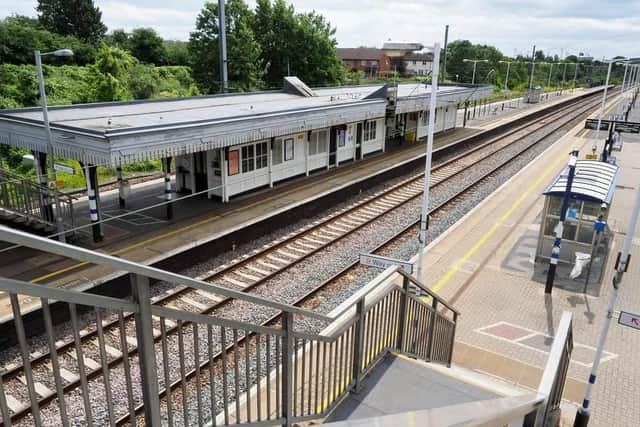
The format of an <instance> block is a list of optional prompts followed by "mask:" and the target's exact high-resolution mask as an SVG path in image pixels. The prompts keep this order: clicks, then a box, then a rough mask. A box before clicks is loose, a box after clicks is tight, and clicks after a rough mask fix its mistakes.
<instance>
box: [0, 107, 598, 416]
mask: <svg viewBox="0 0 640 427" xmlns="http://www.w3.org/2000/svg"><path fill="white" fill-rule="evenodd" d="M588 102H590V97H588V98H586V99H584V98H582V99H580V100H578V101H577V102H576V103H574V104H570V105H566V106H563V107H561V108H559V109H557V110H554V111H551V112H549V113H548V114H546V115H545V116H543V117H541V118H537V119H535V121H533V122H528V123H524V124H522V125H519V126H517V127H515V128H512V129H510V130H508V131H507V132H505V133H504V134H501V135H498V136H494V137H491V138H490V139H489V140H488V141H485V142H480V143H477V145H476V146H474V147H473V148H471V149H469V150H467V151H465V152H463V153H461V154H458V155H455V156H454V157H452V158H450V159H448V160H446V161H444V162H442V163H441V164H439V165H437V166H436V167H435V168H434V171H437V170H440V169H443V168H445V167H447V166H449V165H452V164H454V163H455V162H457V161H459V160H462V159H464V158H467V157H469V156H470V155H472V154H474V153H476V152H478V151H479V150H481V149H483V148H486V147H489V146H491V145H492V144H494V143H496V142H498V141H501V140H504V139H505V138H507V137H509V136H511V135H514V134H516V133H518V132H520V131H523V130H526V129H527V128H530V127H534V126H536V125H537V124H540V122H541V121H544V120H545V119H548V118H551V117H553V116H557V115H561V114H563V113H564V111H565V110H572V109H577V108H580V105H581V104H582V103H588ZM526 119H527V117H524V118H522V120H523V121H526ZM545 126H546V123H542V125H541V126H538V127H537V128H536V129H534V130H533V131H531V132H535V131H537V130H539V129H542V128H544V127H545ZM462 142H463V143H464V141H462ZM516 142H517V141H512V142H511V143H508V144H507V145H505V146H503V147H500V148H498V149H496V150H495V151H493V152H491V153H489V154H488V155H486V156H485V157H483V158H482V159H479V160H477V161H475V162H474V164H475V163H478V162H481V161H483V160H486V159H487V158H489V157H491V156H493V155H495V154H496V153H497V152H499V151H501V150H504V149H506V148H508V147H510V146H511V145H512V144H514V143H516ZM469 166H471V165H468V166H467V167H469ZM464 170H465V169H464V168H461V169H459V170H457V171H455V172H454V173H453V174H451V175H449V176H447V177H446V178H444V179H443V180H442V181H440V182H437V183H435V184H434V185H433V186H432V188H435V187H437V186H439V185H441V184H443V183H445V182H447V181H448V180H449V179H451V178H452V177H454V176H457V175H458V174H460V173H462V172H463V171H464ZM420 179H422V175H416V176H413V177H410V178H408V179H405V180H403V181H402V182H400V183H398V184H395V185H394V186H392V187H390V188H389V189H385V190H384V191H382V192H380V193H378V194H376V195H374V196H371V197H369V198H367V199H365V200H363V201H360V202H358V203H356V204H354V205H352V206H350V207H349V208H347V209H346V210H343V211H340V212H338V213H336V214H334V215H330V216H328V217H327V218H326V219H324V220H323V221H322V222H321V223H318V224H314V225H313V226H311V227H306V228H302V229H300V230H299V231H298V232H297V233H294V234H292V235H290V236H288V237H287V238H285V239H284V240H282V241H279V242H277V243H275V244H274V245H270V246H269V247H267V248H265V249H263V250H261V251H258V252H256V253H253V254H251V255H250V256H248V257H246V258H243V259H241V260H239V261H238V262H236V263H233V264H231V265H229V266H227V267H225V268H224V269H222V270H219V271H216V272H215V273H214V274H213V275H211V276H210V277H207V278H205V279H204V280H207V281H208V280H212V279H213V278H215V277H221V276H222V275H223V274H226V273H228V272H232V271H233V270H234V269H238V268H240V267H242V266H244V265H246V264H248V263H249V262H251V260H254V259H256V258H258V257H260V256H262V255H264V254H265V253H268V252H269V251H274V250H277V249H278V248H281V247H283V246H286V245H288V244H290V243H291V242H292V241H294V240H296V239H299V238H300V237H302V236H303V235H305V234H307V233H311V232H313V231H315V230H318V229H319V228H321V227H323V226H325V225H326V224H328V223H331V222H332V221H337V220H339V219H340V218H343V217H345V216H347V215H349V214H350V213H352V212H354V211H356V210H357V209H359V208H362V207H363V206H366V205H368V204H371V203H373V202H375V201H376V200H379V199H381V198H384V197H386V196H387V195H389V194H392V193H393V192H394V191H397V190H398V189H401V188H403V187H406V186H407V185H410V184H411V183H413V182H416V181H418V180H420ZM421 194H422V193H421V192H418V193H417V194H416V195H414V196H411V197H410V198H408V199H406V200H405V201H403V202H402V203H399V204H397V205H396V206H394V207H392V208H390V209H388V210H387V211H385V212H383V213H381V214H380V215H377V216H375V217H373V218H371V219H370V220H368V221H366V222H363V223H362V224H360V225H358V226H356V227H355V228H353V229H351V230H350V231H348V232H346V233H344V234H342V235H340V236H338V237H337V238H336V239H334V240H331V241H328V242H326V243H325V244H323V245H321V246H320V247H318V248H316V249H314V250H312V251H310V252H309V253H307V254H305V255H304V256H302V257H300V258H298V259H295V260H294V261H293V262H291V263H290V264H287V265H285V266H283V267H282V268H280V269H279V270H276V271H274V272H272V273H271V274H269V275H267V276H265V277H262V278H261V279H260V280H258V281H256V282H254V283H251V284H249V285H248V286H247V287H245V288H242V290H241V292H247V291H250V290H252V289H254V288H255V287H257V286H259V285H261V284H263V283H264V282H266V281H267V280H269V279H271V278H273V277H274V276H276V275H278V274H280V273H282V272H284V271H286V270H288V269H290V268H291V267H293V266H294V265H296V264H298V263H299V262H301V261H303V260H305V259H307V258H308V257H309V256H311V255H313V254H315V253H317V252H319V251H321V250H323V249H326V247H328V246H331V245H333V244H334V243H336V242H337V241H339V240H341V239H343V238H345V237H347V236H349V235H351V234H352V233H354V232H355V231H357V230H359V229H361V228H362V227H364V226H366V225H370V224H371V223H372V222H374V221H377V220H379V219H380V218H382V217H383V216H385V215H387V214H388V213H390V212H392V211H394V210H396V209H398V208H400V207H401V206H404V205H406V204H407V203H409V202H411V201H412V200H414V199H415V198H416V197H418V196H420V195H421ZM411 226H414V225H411ZM376 250H377V249H376ZM189 291H191V290H190V288H188V287H187V288H182V289H179V290H177V291H175V292H173V293H171V294H167V295H165V296H163V297H162V298H160V299H158V300H156V301H154V304H162V303H167V302H170V301H173V300H175V299H178V298H179V296H180V295H182V294H183V293H185V292H189ZM232 300H233V298H231V297H227V298H224V299H223V300H221V301H218V302H216V303H215V304H213V305H211V306H209V307H208V308H207V309H205V310H202V311H201V312H200V314H208V313H210V312H212V311H213V310H215V309H219V308H221V307H223V306H224V305H225V304H227V303H229V302H230V301H232ZM294 305H297V303H296V304H294ZM129 316H130V315H129ZM129 316H127V317H129ZM117 323H118V321H117V320H115V321H110V322H107V323H105V324H104V328H105V332H106V331H107V328H110V327H114V326H115V325H117ZM186 325H188V322H183V326H186ZM177 329H178V328H177V327H172V328H169V329H167V334H171V333H175V332H176V331H177ZM96 333H97V332H96V330H93V331H90V332H89V333H87V334H84V335H82V336H81V339H82V340H83V341H87V340H92V339H93V338H94V337H95V334H96ZM159 339H160V336H158V337H156V341H157V340H159ZM73 345H74V341H69V342H67V343H65V344H63V345H61V346H60V347H58V348H57V349H56V351H57V353H58V354H59V355H60V354H63V353H64V351H66V350H68V349H71V347H72V346H73ZM136 352H137V346H134V347H132V348H131V349H129V348H128V349H127V355H128V356H133V355H134V354H135V353H136ZM124 353H125V352H123V355H122V356H121V357H120V358H114V359H112V360H110V361H109V362H108V363H107V367H108V368H113V367H115V366H118V365H119V364H120V363H121V362H122V357H124ZM49 358H50V355H48V354H47V353H45V354H42V355H40V356H38V357H36V358H34V359H32V361H31V363H32V364H33V363H38V362H46V361H47V360H48V359H49ZM103 369H104V368H103V367H100V368H97V369H95V370H93V371H91V372H89V373H88V374H87V378H88V379H93V378H96V377H97V376H99V375H101V374H102V371H103ZM20 372H21V367H20V366H16V367H14V368H13V369H11V370H10V371H7V372H4V373H3V374H2V378H3V381H5V380H8V379H10V378H12V377H15V376H16V375H19V374H20ZM78 386H79V384H74V383H73V382H72V383H69V384H67V385H66V386H65V387H64V391H65V394H66V393H68V392H70V391H71V390H74V389H76V388H77V387H78ZM171 388H173V385H172V387H171ZM55 398H56V394H55V393H53V394H51V395H50V396H45V397H42V398H41V399H40V403H39V404H40V405H41V407H42V406H44V405H46V404H47V403H49V402H50V401H52V400H54V399H55ZM22 412H24V413H22ZM29 412H30V411H29V410H28V408H25V410H24V411H21V412H19V413H16V414H14V415H13V416H12V420H14V419H16V420H18V419H20V418H21V417H23V416H25V415H27V414H28V413H29Z"/></svg>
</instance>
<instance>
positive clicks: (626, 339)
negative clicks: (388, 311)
mask: <svg viewBox="0 0 640 427" xmlns="http://www.w3.org/2000/svg"><path fill="white" fill-rule="evenodd" d="M615 108H617V107H616V105H615V103H613V102H612V103H611V104H609V105H608V106H607V110H608V111H613V110H614V109H615ZM629 120H631V121H640V109H638V110H636V111H634V112H633V113H632V115H631V117H630V118H629ZM582 126H583V125H582V124H581V125H578V126H576V127H575V128H574V129H573V130H571V131H570V132H568V133H567V134H566V136H564V137H563V138H562V139H561V140H560V141H558V142H557V143H555V144H554V145H553V146H551V147H550V148H549V149H547V150H546V151H545V152H544V153H543V154H542V155H541V156H539V157H538V158H537V159H536V160H535V161H534V162H531V163H530V164H529V165H528V167H526V168H525V169H523V170H522V171H521V172H520V173H518V174H517V175H516V176H514V177H513V178H512V179H511V180H509V181H508V182H507V183H505V184H504V185H503V186H502V187H501V188H500V189H499V190H498V191H496V192H494V193H493V194H492V195H491V196H490V197H488V198H487V199H486V200H485V201H484V202H483V203H482V204H480V205H478V206H477V207H476V208H475V209H474V210H473V211H472V212H470V213H469V214H467V216H465V217H464V218H463V219H461V220H460V221H458V223H456V225H455V226H454V227H452V228H451V229H450V230H449V231H448V232H447V233H446V234H445V235H443V236H440V238H439V239H438V240H437V241H436V242H434V244H432V245H430V246H429V247H428V248H427V252H426V255H425V261H424V262H425V267H424V268H425V271H426V272H427V273H426V278H425V282H426V284H427V285H428V286H430V287H431V288H432V289H434V290H435V291H437V292H438V293H439V294H440V295H442V296H443V297H444V298H447V299H449V301H450V302H452V303H453V304H454V306H455V307H456V308H457V309H458V310H459V311H460V312H461V316H460V318H459V327H458V330H457V336H456V338H457V342H456V347H455V351H454V363H455V364H457V365H459V366H462V367H465V368H469V369H474V370H476V371H478V372H481V373H488V374H490V375H491V376H494V377H498V378H502V379H505V380H507V381H509V382H511V383H512V384H514V386H518V387H522V388H525V389H535V388H536V387H537V384H538V382H539V380H540V376H541V374H542V370H543V368H544V366H545V363H546V360H547V356H548V351H549V349H550V345H551V342H552V340H551V339H550V338H551V337H553V336H554V333H555V332H554V331H555V328H556V327H557V325H558V322H559V320H560V317H561V316H562V313H563V311H570V312H572V313H573V316H574V317H573V328H574V329H573V330H574V351H573V355H572V361H571V365H570V369H569V379H568V381H567V383H566V386H565V393H564V398H565V401H564V403H563V418H564V419H565V421H564V422H565V424H562V425H572V424H573V418H574V416H575V413H576V409H577V407H578V404H579V403H581V402H582V398H583V396H584V390H585V387H586V382H587V380H588V377H589V373H590V369H591V365H592V362H593V357H594V353H595V346H596V343H597V338H598V334H599V330H600V326H601V321H602V319H603V317H604V316H605V315H606V306H607V301H608V297H609V294H610V292H611V289H612V286H611V283H612V277H613V264H614V260H615V254H616V253H617V252H618V251H620V250H621V247H622V242H623V239H624V236H625V234H626V228H627V226H628V222H629V218H630V214H631V208H632V205H633V198H634V196H635V191H636V189H637V187H638V185H640V136H637V135H635V136H634V135H630V134H626V135H624V136H623V141H624V145H623V149H622V151H621V152H618V153H614V154H615V155H616V156H617V158H618V165H619V166H620V167H621V169H622V172H621V178H620V180H619V182H618V183H617V189H616V192H615V196H614V200H613V203H612V206H611V209H610V216H609V225H610V227H611V228H612V230H613V231H614V233H615V237H614V244H613V247H612V249H611V253H610V255H609V262H608V264H607V268H606V270H605V273H604V277H603V280H602V283H601V286H600V288H599V289H598V290H597V292H595V295H592V293H591V292H590V293H589V294H584V293H582V292H575V291H572V290H568V289H564V288H562V287H559V286H557V287H555V288H554V289H553V293H552V296H551V297H545V294H544V283H540V282H538V281H534V280H532V275H533V257H534V256H535V250H536V247H535V245H536V242H537V237H538V234H537V233H538V230H539V226H540V213H541V212H542V209H543V205H544V196H542V192H543V191H544V189H545V187H546V186H547V184H548V183H549V182H550V181H551V180H552V179H553V178H554V177H555V176H556V175H557V174H558V173H559V172H560V171H561V170H562V168H563V167H564V166H565V165H566V162H567V160H568V153H569V152H570V151H571V149H573V148H577V149H579V150H580V154H581V158H584V155H585V154H586V153H588V152H591V146H592V144H593V143H594V142H595V143H596V144H597V145H598V152H600V150H601V149H602V145H603V140H604V136H605V135H604V133H601V134H600V141H596V140H595V135H594V133H595V132H593V131H586V130H584V129H582ZM523 242H524V243H523ZM527 242H528V243H527ZM514 252H520V256H521V257H522V259H523V262H521V263H520V264H519V265H518V268H513V266H512V265H510V264H509V263H507V262H505V261H506V260H507V259H508V258H509V257H510V256H511V255H512V254H513V253H514ZM631 253H632V260H633V259H635V260H636V261H635V262H633V261H632V263H631V265H630V267H629V270H628V272H627V273H626V274H625V277H624V279H623V283H622V284H621V288H620V289H621V290H620V293H619V298H618V304H617V306H616V314H615V316H614V317H616V318H617V316H618V312H619V311H620V310H624V311H630V312H635V313H640V292H638V289H637V286H636V285H637V284H638V283H640V262H639V261H638V260H640V227H636V230H635V234H634V241H633V244H632V249H631ZM564 274H567V273H566V272H565V273H564ZM616 318H614V319H613V321H612V323H611V327H610V330H609V335H608V339H607V342H606V345H605V349H604V350H605V352H604V356H603V359H602V362H601V364H600V369H599V372H598V376H597V382H596V385H595V388H594V393H593V395H592V399H591V406H590V408H591V410H592V418H591V422H590V425H592V426H607V427H623V426H625V427H626V426H632V425H638V420H640V399H638V396H640V383H639V382H638V373H639V372H640V358H638V357H637V351H638V349H640V331H638V330H634V329H631V328H628V327H625V326H621V325H618V324H617V319H616Z"/></svg>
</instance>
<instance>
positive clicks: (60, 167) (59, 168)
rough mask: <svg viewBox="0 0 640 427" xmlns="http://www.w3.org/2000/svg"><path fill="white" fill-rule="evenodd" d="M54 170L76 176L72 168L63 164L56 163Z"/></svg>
mask: <svg viewBox="0 0 640 427" xmlns="http://www.w3.org/2000/svg"><path fill="white" fill-rule="evenodd" d="M53 168H54V169H55V170H57V171H58V172H64V173H68V174H69V175H75V173H76V170H75V169H74V168H72V167H71V166H67V165H63V164H62V163H54V164H53Z"/></svg>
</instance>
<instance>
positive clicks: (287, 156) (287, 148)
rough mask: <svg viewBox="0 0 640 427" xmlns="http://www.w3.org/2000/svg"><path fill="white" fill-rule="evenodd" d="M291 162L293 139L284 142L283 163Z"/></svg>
mask: <svg viewBox="0 0 640 427" xmlns="http://www.w3.org/2000/svg"><path fill="white" fill-rule="evenodd" d="M289 160H293V138H287V139H285V140H284V161H285V162H286V161H289Z"/></svg>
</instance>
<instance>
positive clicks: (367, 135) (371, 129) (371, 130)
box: [363, 120, 378, 141]
mask: <svg viewBox="0 0 640 427" xmlns="http://www.w3.org/2000/svg"><path fill="white" fill-rule="evenodd" d="M377 127H378V122H377V121H376V120H372V121H369V122H366V123H365V124H364V132H363V133H364V140H365V141H371V140H374V139H376V133H377Z"/></svg>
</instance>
